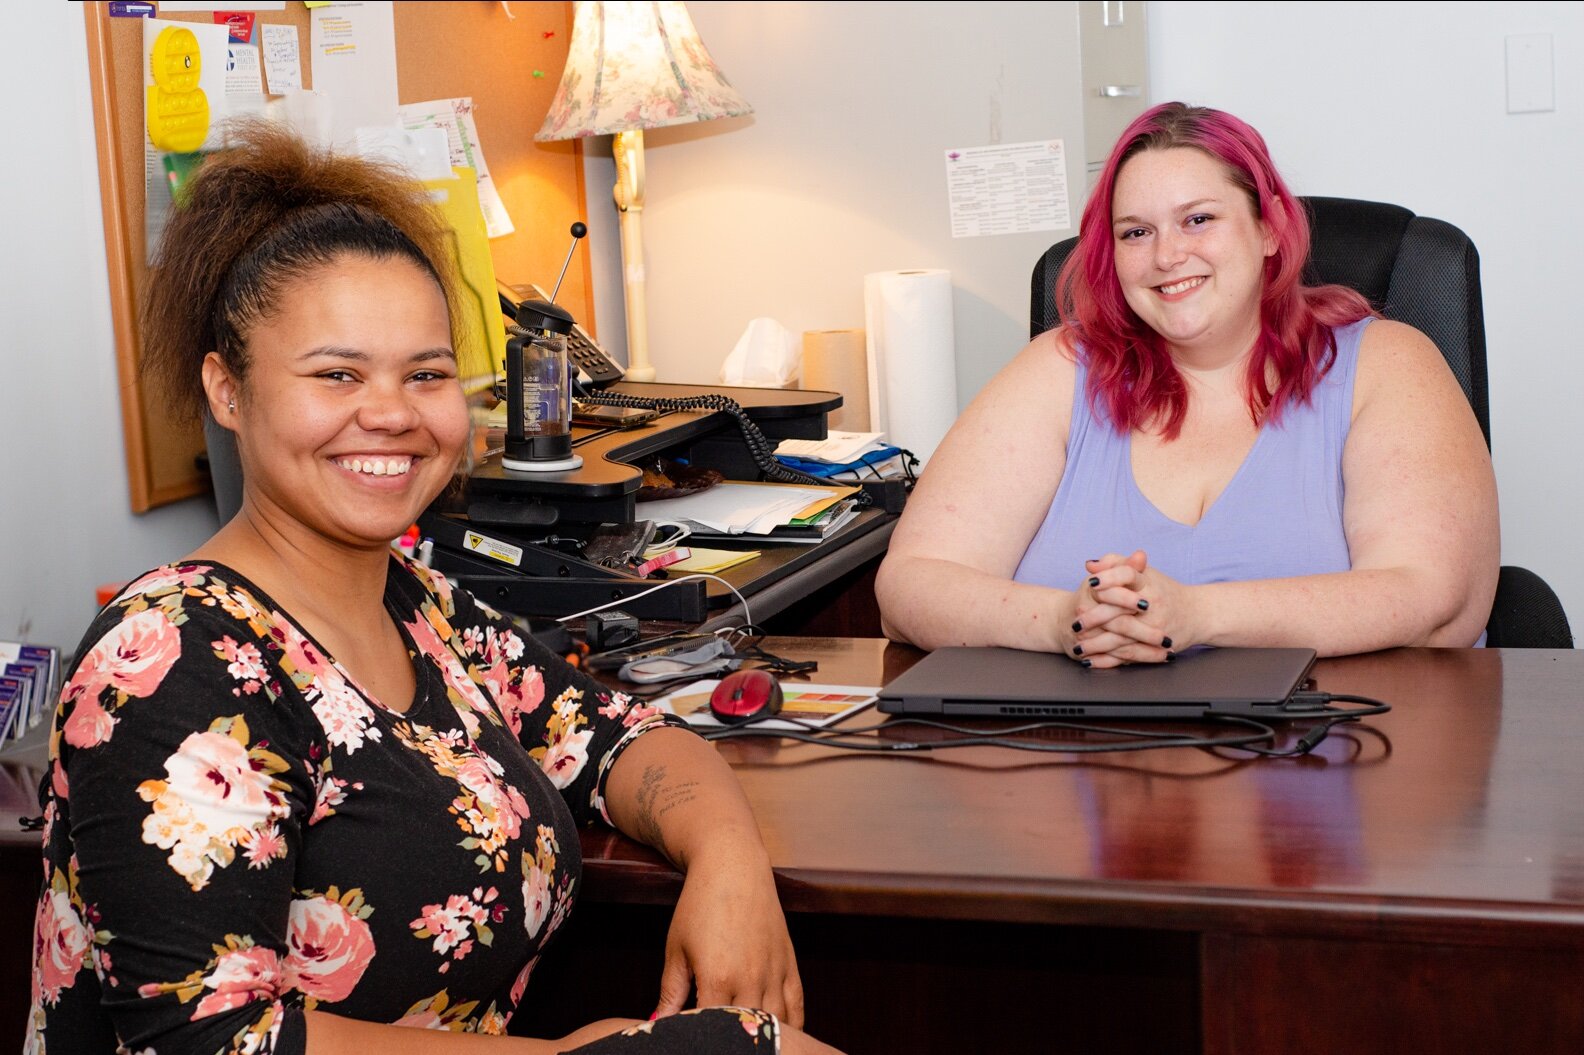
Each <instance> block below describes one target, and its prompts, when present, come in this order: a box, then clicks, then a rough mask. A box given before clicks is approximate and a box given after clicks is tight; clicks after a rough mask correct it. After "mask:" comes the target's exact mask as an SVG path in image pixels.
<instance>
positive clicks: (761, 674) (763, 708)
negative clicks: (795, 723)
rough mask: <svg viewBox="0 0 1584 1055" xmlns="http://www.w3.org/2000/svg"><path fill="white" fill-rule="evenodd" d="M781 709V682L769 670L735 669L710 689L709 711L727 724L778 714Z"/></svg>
mask: <svg viewBox="0 0 1584 1055" xmlns="http://www.w3.org/2000/svg"><path fill="white" fill-rule="evenodd" d="M780 710H781V683H780V682H778V681H776V679H775V676H774V675H773V674H771V673H770V672H769V671H767V670H738V671H733V672H732V673H730V674H728V675H726V676H725V677H724V678H722V679H721V681H720V684H719V685H717V686H715V691H714V692H711V693H710V713H711V714H713V715H714V716H715V717H716V719H717V720H718V721H721V722H724V723H726V724H727V725H736V724H738V723H739V722H746V721H750V720H751V719H754V718H759V717H762V716H765V715H770V714H777V713H779V712H780Z"/></svg>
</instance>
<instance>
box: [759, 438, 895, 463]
mask: <svg viewBox="0 0 1584 1055" xmlns="http://www.w3.org/2000/svg"><path fill="white" fill-rule="evenodd" d="M883 435H885V434H884V433H881V432H835V431H832V432H830V433H827V434H826V436H825V438H824V439H822V440H782V441H781V443H780V445H779V446H777V447H776V457H778V458H782V457H785V458H801V459H803V460H804V461H809V462H827V463H829V464H831V465H846V464H848V463H849V462H855V461H857V460H858V459H859V458H861V457H862V456H863V455H865V454H868V453H869V452H871V451H876V450H879V449H880V448H882V447H884V446H885V444H884V443H882V442H880V439H881V437H882V436H883Z"/></svg>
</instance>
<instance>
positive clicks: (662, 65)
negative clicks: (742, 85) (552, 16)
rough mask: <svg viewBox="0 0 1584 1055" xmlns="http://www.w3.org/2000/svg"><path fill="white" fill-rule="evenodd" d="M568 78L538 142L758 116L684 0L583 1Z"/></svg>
mask: <svg viewBox="0 0 1584 1055" xmlns="http://www.w3.org/2000/svg"><path fill="white" fill-rule="evenodd" d="M575 12H576V13H575V16H574V20H573V23H572V44H571V48H570V50H569V52H568V54H567V64H566V71H565V72H564V73H563V74H562V75H561V84H560V85H559V86H558V87H557V88H556V93H555V98H554V99H553V100H551V102H550V112H549V113H548V114H546V115H545V121H544V126H543V127H542V128H540V129H539V134H538V135H537V136H535V137H534V138H536V139H577V138H581V137H583V136H600V135H610V134H612V133H615V132H626V131H631V130H633V129H640V128H664V127H665V126H666V125H677V124H686V123H688V122H690V121H713V120H714V119H715V118H717V117H738V116H740V115H742V114H750V113H753V107H751V106H749V105H748V103H747V102H746V101H745V100H744V99H743V97H742V96H741V95H739V94H738V92H737V89H735V88H733V87H732V86H731V84H730V83H729V82H728V81H727V80H726V77H725V75H723V74H722V73H721V71H720V67H718V66H716V65H715V60H714V59H712V58H710V54H709V52H708V51H707V50H706V49H705V47H704V42H703V41H702V40H700V39H699V35H698V30H696V29H694V28H693V20H692V18H690V17H688V12H687V7H686V5H684V4H683V3H681V0H662V2H659V3H598V2H594V0H579V3H577V4H576V5H575Z"/></svg>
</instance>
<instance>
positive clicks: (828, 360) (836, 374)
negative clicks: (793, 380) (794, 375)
mask: <svg viewBox="0 0 1584 1055" xmlns="http://www.w3.org/2000/svg"><path fill="white" fill-rule="evenodd" d="M866 354H867V353H866V351H865V345H864V331H862V330H808V331H805V332H804V334H803V380H802V382H801V387H803V388H804V389H813V390H818V391H822V392H840V393H841V395H842V405H841V409H840V410H837V411H835V412H833V413H832V414H831V416H830V427H831V428H833V429H836V430H837V431H839V432H868V431H869V366H868V362H867V360H866Z"/></svg>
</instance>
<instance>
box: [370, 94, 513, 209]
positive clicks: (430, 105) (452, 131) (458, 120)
mask: <svg viewBox="0 0 1584 1055" xmlns="http://www.w3.org/2000/svg"><path fill="white" fill-rule="evenodd" d="M399 109H400V114H401V124H402V127H403V128H405V129H407V130H408V131H409V132H413V131H417V130H418V129H421V128H438V129H441V130H443V131H444V132H445V134H446V142H447V145H448V146H449V147H450V149H451V164H452V165H453V166H454V167H458V168H470V169H472V170H473V171H474V172H476V173H478V197H479V207H480V208H481V209H483V210H484V228H485V230H487V231H488V232H489V236H490V237H491V238H499V237H500V236H501V235H505V234H511V233H512V232H513V231H515V230H516V228H515V227H513V226H512V221H511V217H510V216H508V215H507V214H506V203H505V202H503V201H501V196H500V191H499V190H497V189H496V188H495V180H494V178H493V177H491V176H490V171H489V164H488V162H486V161H485V160H484V148H483V147H481V146H479V135H478V125H476V124H474V122H473V100H472V99H471V98H469V97H466V96H464V97H462V98H459V99H434V100H432V101H430V102H426V103H406V104H404V105H403V106H401V107H400V108H399Z"/></svg>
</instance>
